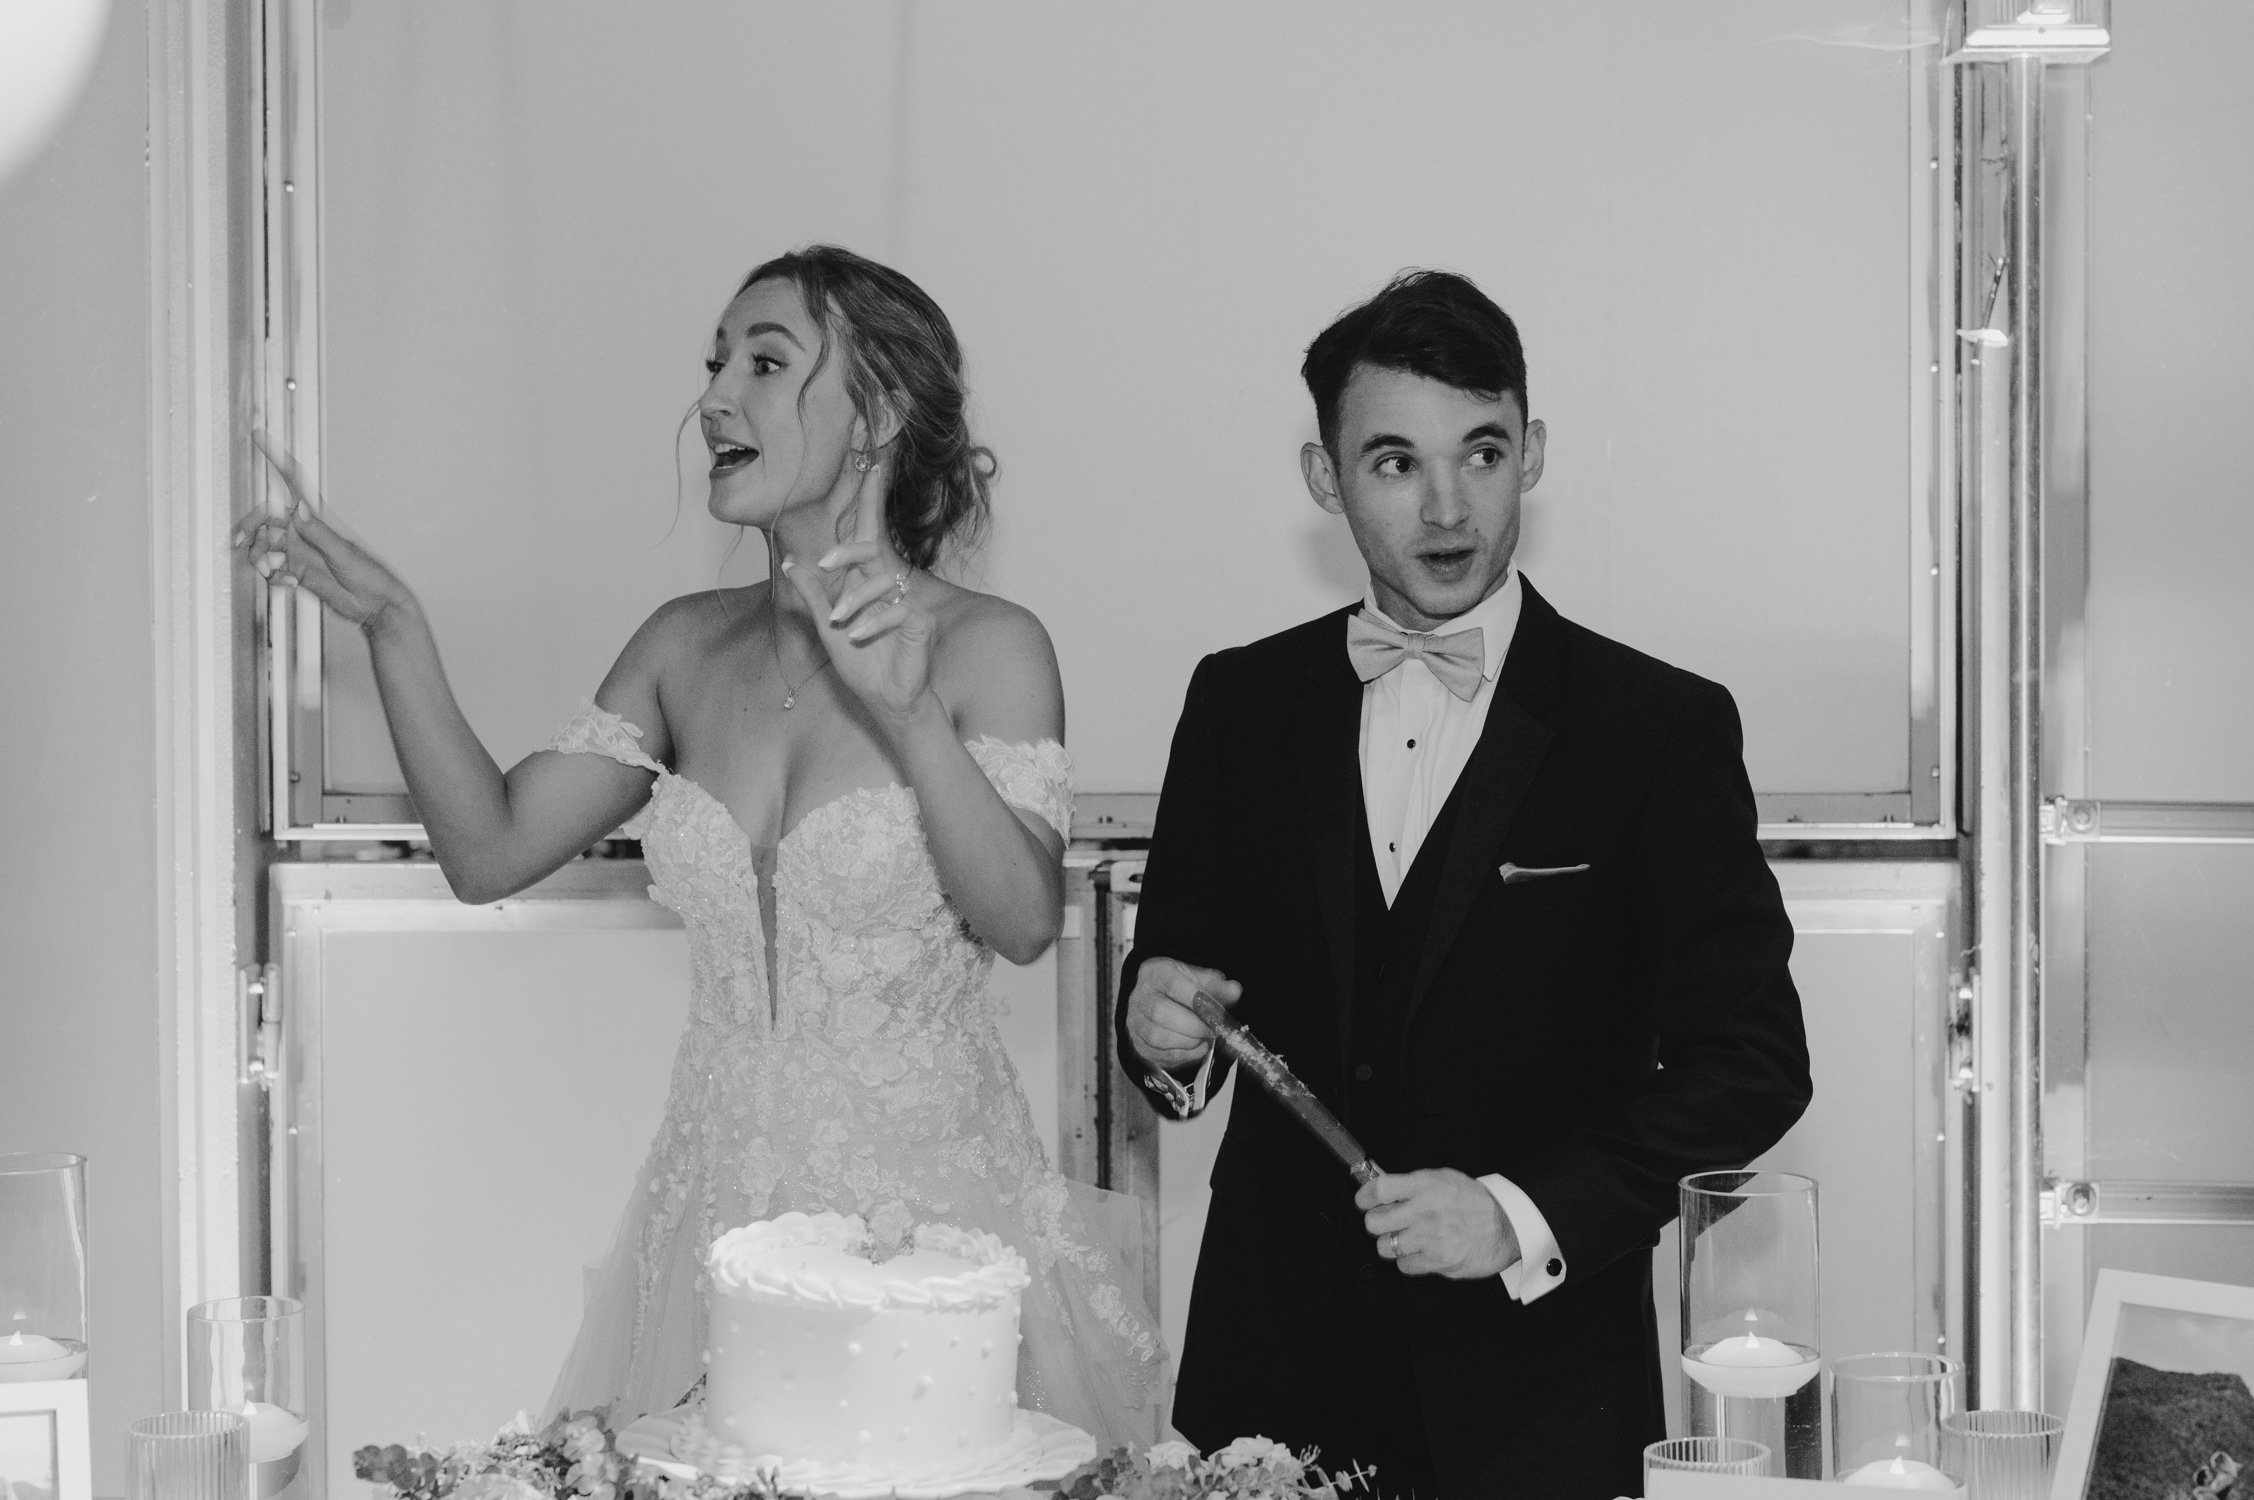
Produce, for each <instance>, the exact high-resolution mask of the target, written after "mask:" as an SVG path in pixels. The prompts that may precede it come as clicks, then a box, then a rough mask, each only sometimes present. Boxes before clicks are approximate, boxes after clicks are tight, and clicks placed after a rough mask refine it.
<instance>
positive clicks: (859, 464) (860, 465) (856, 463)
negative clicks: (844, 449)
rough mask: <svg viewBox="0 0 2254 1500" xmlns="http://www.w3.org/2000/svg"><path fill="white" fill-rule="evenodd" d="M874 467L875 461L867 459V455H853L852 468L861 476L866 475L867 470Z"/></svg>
mask: <svg viewBox="0 0 2254 1500" xmlns="http://www.w3.org/2000/svg"><path fill="white" fill-rule="evenodd" d="M876 466H877V461H876V460H875V459H873V458H871V457H869V455H868V454H866V453H856V454H854V455H853V467H854V468H855V469H857V470H859V471H860V472H861V473H863V474H866V473H868V472H869V470H871V469H873V468H875V467H876Z"/></svg>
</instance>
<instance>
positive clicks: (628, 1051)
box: [319, 928, 688, 1496]
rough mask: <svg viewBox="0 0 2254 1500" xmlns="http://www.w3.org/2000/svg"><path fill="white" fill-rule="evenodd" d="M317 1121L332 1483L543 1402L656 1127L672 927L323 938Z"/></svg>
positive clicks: (672, 1025)
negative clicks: (357, 1467)
mask: <svg viewBox="0 0 2254 1500" xmlns="http://www.w3.org/2000/svg"><path fill="white" fill-rule="evenodd" d="M321 967H322V979H323V985H322V993H321V995H320V1000H319V1004H320V1012H321V1014H320V1026H321V1042H322V1055H321V1064H320V1066H321V1088H322V1093H323V1108H322V1114H321V1119H320V1121H319V1130H320V1135H321V1151H322V1161H323V1165H324V1168H325V1171H324V1174H323V1176H324V1181H323V1198H324V1207H325V1212H324V1215H323V1223H322V1225H321V1226H320V1227H321V1232H322V1240H321V1243H322V1246H323V1252H324V1255H323V1264H322V1265H321V1267H320V1271H319V1282H320V1285H321V1287H322V1288H323V1292H324V1296H323V1308H322V1312H323V1315H324V1317H325V1320H326V1356H327V1365H326V1375H327V1383H328V1399H327V1404H326V1412H325V1417H326V1426H325V1428H324V1434H325V1437H326V1441H327V1454H328V1485H329V1488H328V1493H329V1494H330V1495H332V1496H343V1495H351V1494H355V1493H357V1492H358V1489H359V1486H358V1484H357V1482H356V1481H354V1480H353V1478H352V1459H351V1455H352V1450H353V1449H354V1448H357V1447H360V1446H362V1445H364V1444H368V1443H392V1442H405V1441H407V1440H408V1439H410V1438H412V1437H413V1436H414V1435H415V1434H417V1433H425V1434H428V1435H429V1437H430V1439H431V1440H432V1441H433V1442H436V1443H439V1444H441V1445H443V1444H446V1443H450V1442H456V1441H461V1440H464V1439H474V1438H481V1437H484V1436H487V1435H490V1434H491V1433H492V1432H493V1431H494V1430H495V1429H497V1428H498V1427H499V1426H500V1425H501V1424H502V1423H503V1422H506V1421H507V1420H508V1419H509V1418H510V1417H511V1416H512V1415H513V1414H515V1413H516V1412H517V1411H518V1410H519V1409H520V1408H528V1409H531V1410H533V1411H534V1412H535V1413H537V1412H538V1409H539V1407H540V1405H541V1404H542V1403H543V1402H544V1401H546V1400H547V1397H548V1391H549V1388H550V1386H551V1385H552V1384H553V1383H554V1381H555V1378H556V1374H557V1372H558V1371H559V1370H560V1369H562V1367H563V1360H564V1354H565V1352H566V1351H567V1350H568V1349H569V1348H570V1346H571V1341H572V1338H573V1336H574V1335H575V1334H576V1333H577V1332H578V1328H579V1313H580V1306H581V1302H582V1298H583V1295H584V1289H585V1287H584V1279H583V1273H584V1270H585V1268H586V1267H587V1266H588V1265H590V1264H591V1263H593V1262H595V1261H597V1260H599V1259H600V1258H601V1256H602V1255H603V1254H604V1253H605V1252H606V1251H607V1250H608V1249H609V1247H610V1241H611V1237H612V1235H613V1234H614V1233H615V1232H616V1229H617V1226H618V1219H619V1213H620V1210H621V1209H622V1207H623V1206H624V1204H625V1202H626V1199H627V1196H628V1193H629V1190H630V1188H631V1186H632V1182H633V1176H634V1172H635V1170H636V1169H637V1168H638V1167H639V1166H640V1165H641V1162H642V1159H643V1157H644V1155H645V1154H646V1153H647V1152H648V1150H649V1144H650V1141H651V1139H652V1137H653V1136H654V1135H655V1134H656V1131H657V1125H658V1120H659V1116H660V1112H661V1110H662V1108H663V1104H664V1095H665V1087H666V1080H667V1075H668V1071H669V1068H670V1065H671V1061H672V1056H673V1051H674V1048H675V1046H676V1044H677V1043H678V1041H679V1038H680V1032H681V1026H682V1022H683V1019H684V1017H685V1015H686V1013H687V998H688V957H687V945H686V943H685V941H684V939H683V936H682V934H681V932H680V931H679V930H677V929H674V930H662V929H661V930H649V929H647V928H644V929H639V930H637V929H627V930H611V931H587V930H576V931H575V930H554V929H552V928H551V929H550V930H545V931H533V932H524V931H519V932H460V931H455V932H413V931H390V932H380V933H351V932H344V933H339V932H331V933H329V934H328V935H327V937H326V938H325V939H324V942H323V945H322V965H321Z"/></svg>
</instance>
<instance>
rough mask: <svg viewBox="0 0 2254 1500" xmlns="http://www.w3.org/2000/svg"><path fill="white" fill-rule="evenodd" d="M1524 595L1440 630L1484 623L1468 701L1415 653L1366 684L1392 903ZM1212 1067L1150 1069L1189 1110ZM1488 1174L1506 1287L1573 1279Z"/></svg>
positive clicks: (1546, 1229) (1370, 789)
mask: <svg viewBox="0 0 2254 1500" xmlns="http://www.w3.org/2000/svg"><path fill="white" fill-rule="evenodd" d="M1525 597H1526V592H1525V589H1524V588H1523V587H1522V586H1521V584H1520V583H1519V577H1518V569H1517V568H1516V567H1515V566H1514V567H1512V568H1511V570H1510V576H1509V577H1507V578H1506V579H1504V581H1503V586H1502V587H1501V588H1499V589H1497V590H1495V592H1493V593H1492V594H1489V595H1488V596H1487V597H1486V598H1485V599H1483V600H1481V601H1480V602H1479V603H1478V604H1476V605H1474V606H1473V607H1472V608H1470V609H1469V610H1466V611H1465V612H1464V613H1463V614H1460V615H1458V616H1456V618H1454V619H1453V620H1450V621H1448V622H1447V623H1446V624H1444V625H1443V626H1441V628H1440V629H1439V630H1437V631H1433V632H1431V633H1432V634H1435V635H1453V634H1455V633H1456V632H1457V631H1460V630H1473V629H1476V630H1478V631H1479V632H1481V634H1482V636H1483V637H1484V640H1483V642H1482V653H1483V656H1484V662H1483V665H1482V667H1481V670H1480V682H1479V688H1478V690H1477V691H1476V692H1474V693H1473V694H1472V696H1471V698H1470V700H1469V701H1468V702H1467V701H1465V700H1464V699H1461V698H1458V697H1457V696H1456V695H1455V694H1454V693H1451V692H1449V691H1448V689H1447V688H1445V687H1443V686H1442V685H1441V683H1440V679H1439V678H1437V677H1435V676H1433V675H1432V670H1431V668H1429V667H1427V666H1426V665H1425V664H1424V662H1423V661H1421V660H1419V659H1417V658H1414V657H1412V658H1409V659H1407V660H1405V661H1403V662H1402V664H1401V665H1400V666H1397V667H1395V668H1394V669H1393V670H1392V671H1390V672H1388V673H1386V674H1385V675H1384V676H1383V677H1380V678H1378V679H1376V680H1375V681H1373V682H1367V683H1364V684H1363V685H1362V739H1361V764H1362V802H1363V805H1364V806H1365V808H1366V809H1367V811H1368V814H1369V829H1370V853H1371V855H1372V856H1373V857H1374V858H1375V859H1376V861H1377V875H1378V882H1379V884H1380V885H1381V886H1382V887H1383V889H1384V892H1385V904H1386V905H1387V906H1391V905H1392V904H1393V898H1394V897H1395V896H1396V895H1398V894H1399V893H1400V890H1401V882H1402V879H1403V878H1404V877H1405V876H1407V874H1408V872H1409V868H1410V866H1412V865H1414V864H1415V863H1416V858H1417V851H1418V850H1419V849H1421V848H1423V847H1424V840H1425V835H1426V834H1427V833H1429V832H1431V830H1432V822H1433V819H1434V818H1436V817H1438V816H1439V814H1440V809H1441V807H1442V806H1444V805H1445V804H1446V803H1447V800H1448V793H1449V792H1450V791H1452V790H1454V788H1455V785H1456V778H1457V777H1458V776H1461V775H1462V774H1463V769H1464V765H1465V763H1466V762H1468V761H1469V760H1470V759H1471V752H1472V748H1473V747H1474V746H1476V745H1477V744H1478V743H1479V735H1480V731H1481V730H1483V729H1485V728H1486V726H1487V708H1488V705H1489V704H1491V703H1492V702H1493V701H1494V698H1495V678H1496V675H1497V674H1498V673H1500V672H1501V671H1502V669H1503V659H1504V657H1506V656H1508V655H1509V654H1510V643H1511V637H1512V636H1514V635H1515V634H1516V633H1517V631H1518V614H1519V607H1520V605H1521V603H1522V602H1523V601H1524V599H1525ZM1362 613H1363V614H1364V615H1366V616H1368V617H1369V618H1370V619H1372V620H1375V621H1377V622H1379V623H1380V624H1383V625H1386V626H1388V627H1390V628H1392V629H1394V630H1402V629H1404V627H1403V626H1401V625H1399V624H1398V623H1396V622H1395V621H1393V620H1391V619H1388V618H1387V617H1386V615H1385V613H1384V611H1382V610H1380V609H1379V608H1378V607H1377V595H1376V593H1375V591H1374V590H1373V591H1371V592H1370V593H1368V594H1366V595H1364V596H1363V599H1362ZM1410 633H1412V634H1413V633H1415V632H1410ZM1212 1071H1213V1054H1212V1053H1210V1052H1208V1053H1207V1054H1206V1057H1205V1061H1204V1062H1203V1063H1201V1064H1200V1065H1199V1067H1198V1070H1197V1076H1196V1077H1195V1078H1193V1079H1191V1080H1190V1081H1189V1083H1188V1084H1187V1086H1185V1085H1183V1084H1182V1083H1180V1082H1178V1081H1176V1080H1175V1079H1173V1078H1171V1077H1169V1076H1168V1075H1167V1074H1166V1073H1164V1072H1163V1071H1160V1070H1157V1069H1153V1070H1152V1071H1151V1076H1152V1078H1153V1079H1154V1080H1156V1082H1157V1083H1158V1086H1159V1087H1160V1089H1161V1090H1163V1091H1164V1092H1165V1093H1166V1094H1167V1096H1168V1097H1169V1098H1170V1099H1171V1100H1172V1101H1173V1104H1174V1108H1175V1111H1176V1113H1178V1114H1180V1115H1183V1116H1188V1115H1191V1114H1194V1113H1196V1112H1197V1111H1198V1110H1200V1109H1203V1108H1204V1107H1205V1088H1206V1081H1207V1080H1208V1079H1209V1078H1210V1077H1211V1076H1212ZM1479 1182H1480V1185H1481V1186H1482V1187H1484V1188H1486V1189H1487V1191H1488V1192H1489V1193H1492V1194H1493V1195H1494V1198H1495V1201H1496V1203H1498V1204H1499V1205H1501V1207H1502V1210H1503V1216H1504V1217H1505V1218H1507V1219H1508V1220H1510V1226H1511V1231H1512V1233H1514V1234H1515V1235H1517V1237H1518V1252H1519V1258H1518V1260H1517V1262H1516V1263H1515V1264H1513V1265H1511V1266H1509V1267H1507V1268H1506V1269H1505V1270H1504V1271H1503V1273H1502V1279H1503V1289H1504V1290H1505V1291H1507V1292H1509V1293H1510V1294H1511V1296H1513V1297H1514V1298H1516V1299H1517V1300H1518V1301H1520V1302H1532V1301H1534V1300H1536V1299H1537V1298H1539V1297H1541V1296H1542V1295H1543V1294H1545V1293H1547V1292H1549V1291H1550V1290H1552V1289H1553V1288H1555V1287H1556V1286H1557V1285H1558V1284H1559V1283H1561V1282H1563V1281H1564V1280H1565V1271H1566V1267H1565V1257H1564V1255H1563V1253H1562V1252H1561V1251H1560V1250H1559V1249H1558V1244H1557V1236H1556V1235H1555V1234H1553V1233H1551V1231H1550V1225H1549V1220H1547V1219H1545V1218H1544V1217H1543V1216H1542V1211H1541V1210H1540V1209H1539V1208H1536V1207H1535V1206H1534V1200H1533V1199H1532V1198H1529V1197H1528V1196H1526V1193H1525V1192H1524V1190H1522V1189H1521V1188H1520V1187H1519V1186H1518V1185H1517V1184H1516V1183H1514V1182H1512V1181H1511V1180H1510V1179H1509V1178H1507V1177H1504V1176H1503V1175H1501V1174H1500V1173H1490V1174H1488V1175H1487V1176H1485V1177H1482V1178H1480V1179H1479Z"/></svg>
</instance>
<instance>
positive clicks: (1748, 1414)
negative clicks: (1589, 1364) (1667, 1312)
mask: <svg viewBox="0 0 2254 1500" xmlns="http://www.w3.org/2000/svg"><path fill="white" fill-rule="evenodd" d="M1680 1202H1681V1210H1682V1227H1681V1243H1682V1303H1681V1305H1682V1318H1683V1324H1682V1332H1683V1355H1682V1371H1683V1425H1684V1427H1685V1428H1686V1430H1687V1431H1688V1433H1689V1434H1690V1435H1691V1436H1694V1437H1738V1438H1750V1439H1752V1440H1753V1441H1755V1442H1758V1443H1763V1444H1766V1445H1767V1447H1768V1449H1769V1453H1770V1459H1769V1470H1768V1472H1769V1473H1771V1474H1781V1475H1783V1476H1784V1477H1786V1478H1790V1479H1821V1478H1822V1477H1823V1398H1822V1386H1821V1383H1820V1382H1819V1381H1818V1380H1817V1379H1816V1374H1817V1372H1818V1371H1819V1370H1820V1369H1821V1368H1822V1367H1823V1356H1822V1353H1821V1350H1822V1347H1823V1346H1822V1343H1821V1342H1820V1340H1819V1338H1818V1336H1817V1335H1818V1323H1817V1300H1818V1299H1817V1290H1818V1289H1817V1280H1816V1184H1815V1182H1814V1181H1813V1180H1812V1179H1810V1178H1806V1177H1796V1176H1793V1175H1792V1174H1791V1173H1789V1172H1742V1171H1741V1172H1701V1173H1697V1174H1695V1175H1693V1176H1690V1177H1686V1178H1684V1179H1683V1180H1682V1184H1681V1190H1680Z"/></svg>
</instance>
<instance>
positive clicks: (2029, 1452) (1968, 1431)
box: [1941, 1411, 2066, 1500]
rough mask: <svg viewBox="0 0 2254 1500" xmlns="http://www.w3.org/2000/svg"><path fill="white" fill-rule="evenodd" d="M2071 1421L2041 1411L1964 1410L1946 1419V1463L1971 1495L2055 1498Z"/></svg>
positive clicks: (2005, 1499)
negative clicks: (2054, 1480) (2055, 1472)
mask: <svg viewBox="0 0 2254 1500" xmlns="http://www.w3.org/2000/svg"><path fill="white" fill-rule="evenodd" d="M2065 1433H2066V1424H2065V1423H2064V1422H2062V1421H2060V1420H2059V1419H2058V1418H2057V1417H2054V1416H2052V1415H2051V1414H2050V1413H2048V1412H2040V1411H1960V1412H1958V1413H1956V1414H1955V1415H1953V1416H1947V1417H1943V1418H1942V1419H1941V1453H1942V1466H1943V1467H1944V1468H1946V1469H1948V1470H1949V1472H1950V1473H1952V1474H1956V1475H1959V1476H1961V1477H1962V1478H1963V1480H1964V1488H1965V1493H1966V1495H1967V1496H1968V1497H1969V1500H2049V1496H2050V1492H2051V1470H2052V1468H2053V1467H2054V1466H2055V1465H2056V1464H2057V1462H2058V1444H2059V1439H2060V1438H2062V1437H2063V1436H2065Z"/></svg>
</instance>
